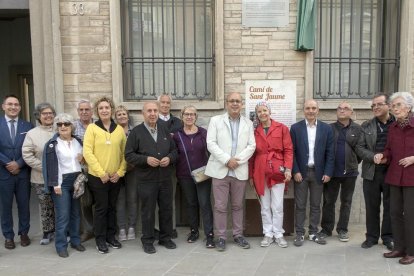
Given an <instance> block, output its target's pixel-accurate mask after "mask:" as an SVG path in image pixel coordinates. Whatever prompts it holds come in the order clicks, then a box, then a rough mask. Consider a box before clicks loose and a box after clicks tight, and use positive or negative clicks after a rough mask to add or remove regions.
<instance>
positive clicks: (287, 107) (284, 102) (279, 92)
mask: <svg viewBox="0 0 414 276" xmlns="http://www.w3.org/2000/svg"><path fill="white" fill-rule="evenodd" d="M245 92H246V97H245V99H246V100H245V102H246V106H245V108H246V117H247V118H250V120H252V121H253V122H257V121H256V113H255V107H256V104H257V103H258V102H261V101H267V102H268V103H269V104H270V108H271V110H272V113H271V114H270V115H271V118H272V119H273V120H276V121H278V122H281V123H283V124H285V125H286V126H288V127H289V128H290V126H291V125H292V124H294V123H296V81H295V80H251V81H246V82H245Z"/></svg>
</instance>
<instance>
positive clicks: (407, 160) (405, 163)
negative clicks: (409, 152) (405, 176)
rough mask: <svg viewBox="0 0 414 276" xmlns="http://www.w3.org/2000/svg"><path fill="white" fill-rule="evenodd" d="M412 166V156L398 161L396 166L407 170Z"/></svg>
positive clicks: (413, 158)
mask: <svg viewBox="0 0 414 276" xmlns="http://www.w3.org/2000/svg"><path fill="white" fill-rule="evenodd" d="M412 164H414V156H408V157H405V158H403V159H401V160H400V161H398V165H400V166H404V168H407V167H408V166H411V165H412Z"/></svg>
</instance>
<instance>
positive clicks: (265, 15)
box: [242, 0, 289, 27]
mask: <svg viewBox="0 0 414 276" xmlns="http://www.w3.org/2000/svg"><path fill="white" fill-rule="evenodd" d="M242 25H243V27H286V26H287V25H289V0H243V4H242Z"/></svg>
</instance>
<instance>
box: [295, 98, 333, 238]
mask: <svg viewBox="0 0 414 276" xmlns="http://www.w3.org/2000/svg"><path fill="white" fill-rule="evenodd" d="M303 112H304V115H305V119H304V120H302V121H299V122H297V123H296V124H293V125H292V127H291V129H290V135H291V137H292V142H293V150H294V154H293V157H294V158H293V169H292V173H293V178H294V180H295V205H296V208H295V223H296V225H295V228H296V238H295V240H294V243H293V244H294V245H295V246H301V245H302V244H303V242H304V240H305V238H304V237H305V228H304V225H305V219H306V202H307V200H308V191H309V193H310V214H309V240H311V241H314V242H316V243H318V244H326V240H325V239H324V237H323V236H322V235H320V234H319V233H318V225H319V221H320V216H321V207H320V205H321V198H322V192H323V187H324V185H325V184H326V183H328V182H329V180H330V179H331V177H332V173H333V169H334V144H333V133H332V128H331V126H329V125H328V124H326V123H324V122H322V121H320V120H318V119H317V116H318V113H319V106H318V103H317V102H316V101H315V100H313V99H310V100H306V101H305V103H304V105H303Z"/></svg>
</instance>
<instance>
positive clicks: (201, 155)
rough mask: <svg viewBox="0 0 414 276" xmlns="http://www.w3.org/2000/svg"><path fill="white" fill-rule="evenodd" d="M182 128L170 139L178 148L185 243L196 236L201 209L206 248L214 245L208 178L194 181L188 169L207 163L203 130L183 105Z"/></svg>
mask: <svg viewBox="0 0 414 276" xmlns="http://www.w3.org/2000/svg"><path fill="white" fill-rule="evenodd" d="M181 120H182V121H183V127H182V128H181V129H179V130H178V131H177V132H175V133H174V136H173V138H174V141H175V144H176V145H177V149H178V161H177V167H176V168H177V170H176V173H177V179H178V183H180V186H181V188H182V189H183V192H184V196H185V200H186V205H187V215H188V219H189V222H190V229H191V231H190V233H189V234H188V237H187V242H189V243H193V242H195V241H196V240H197V239H198V238H199V232H198V226H199V224H200V222H199V217H198V210H199V208H200V209H201V217H202V219H203V227H204V234H205V235H206V247H207V248H214V247H215V243H214V233H213V211H212V208H211V201H210V194H211V179H207V180H205V181H203V182H200V183H195V182H194V180H193V178H192V176H191V171H193V170H195V169H197V168H200V167H203V166H205V165H207V161H208V152H207V143H206V138H207V130H206V129H204V128H202V127H199V126H197V125H196V121H197V109H196V108H195V107H194V106H192V105H189V106H185V107H184V108H183V109H182V110H181Z"/></svg>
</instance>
